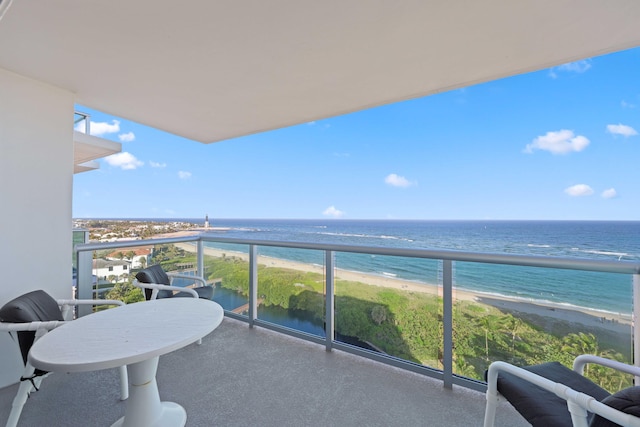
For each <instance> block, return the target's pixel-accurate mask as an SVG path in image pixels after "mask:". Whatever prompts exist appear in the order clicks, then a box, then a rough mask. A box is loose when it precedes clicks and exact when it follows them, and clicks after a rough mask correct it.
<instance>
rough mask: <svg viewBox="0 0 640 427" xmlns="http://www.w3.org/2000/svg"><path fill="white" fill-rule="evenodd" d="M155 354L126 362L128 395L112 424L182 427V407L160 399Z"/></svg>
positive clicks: (184, 417)
mask: <svg viewBox="0 0 640 427" xmlns="http://www.w3.org/2000/svg"><path fill="white" fill-rule="evenodd" d="M157 368H158V357H154V358H152V359H149V360H145V361H143V362H138V363H133V364H131V365H127V371H128V373H129V399H128V400H127V407H126V409H125V415H124V417H122V418H120V419H119V420H118V421H116V422H115V423H114V424H113V427H120V426H122V427H142V426H153V427H165V426H166V427H169V426H172V427H175V426H179V427H182V426H184V425H185V423H186V422H187V413H186V412H185V410H184V408H183V407H182V406H180V405H178V404H177V403H173V402H160V395H159V393H158V384H157V383H156V370H157Z"/></svg>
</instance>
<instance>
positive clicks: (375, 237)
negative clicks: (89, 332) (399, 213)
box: [315, 231, 413, 242]
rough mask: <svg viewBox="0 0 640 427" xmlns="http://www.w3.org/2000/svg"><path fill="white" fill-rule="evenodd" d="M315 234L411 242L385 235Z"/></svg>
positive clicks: (410, 240) (329, 232) (403, 238)
mask: <svg viewBox="0 0 640 427" xmlns="http://www.w3.org/2000/svg"><path fill="white" fill-rule="evenodd" d="M315 234H322V235H325V236H336V237H358V238H361V239H384V240H399V241H403V242H412V241H413V240H412V239H407V238H405V237H398V236H389V235H386V234H380V235H377V234H360V233H337V232H331V231H325V232H316V233H315Z"/></svg>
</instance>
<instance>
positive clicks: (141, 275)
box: [136, 264, 173, 301]
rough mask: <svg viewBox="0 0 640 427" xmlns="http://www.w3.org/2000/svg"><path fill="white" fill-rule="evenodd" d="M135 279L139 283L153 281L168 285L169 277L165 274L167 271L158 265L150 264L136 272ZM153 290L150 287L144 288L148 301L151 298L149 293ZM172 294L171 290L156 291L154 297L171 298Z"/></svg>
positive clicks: (169, 282)
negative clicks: (156, 293)
mask: <svg viewBox="0 0 640 427" xmlns="http://www.w3.org/2000/svg"><path fill="white" fill-rule="evenodd" d="M136 279H138V282H140V283H155V284H158V285H170V284H171V279H169V276H167V273H165V271H164V270H163V269H162V267H160V265H158V264H156V265H152V266H150V267H147V268H144V269H142V270H140V271H138V273H137V274H136ZM152 292H153V291H152V290H151V289H146V288H145V289H144V297H145V299H146V300H147V301H148V300H150V299H151V293H152ZM171 296H173V292H171V291H164V290H163V291H158V295H157V296H156V298H171Z"/></svg>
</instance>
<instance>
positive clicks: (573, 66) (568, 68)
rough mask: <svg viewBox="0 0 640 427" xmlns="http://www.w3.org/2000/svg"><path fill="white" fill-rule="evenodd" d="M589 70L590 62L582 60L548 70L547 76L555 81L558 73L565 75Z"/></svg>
mask: <svg viewBox="0 0 640 427" xmlns="http://www.w3.org/2000/svg"><path fill="white" fill-rule="evenodd" d="M589 68H591V60H590V59H583V60H582V61H575V62H567V63H566V64H562V65H558V66H557V67H553V68H551V69H549V75H550V76H551V77H552V78H554V79H555V78H557V77H558V74H557V72H558V71H560V72H565V73H584V72H585V71H587V70H588V69H589Z"/></svg>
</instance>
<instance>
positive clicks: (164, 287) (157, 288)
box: [133, 279, 198, 300]
mask: <svg viewBox="0 0 640 427" xmlns="http://www.w3.org/2000/svg"><path fill="white" fill-rule="evenodd" d="M133 286H136V287H138V288H148V289H152V290H153V292H152V293H151V299H152V300H154V299H156V296H157V295H158V291H177V292H187V293H189V294H191V295H192V296H193V297H194V298H198V293H197V292H196V291H194V290H193V289H191V288H182V287H180V286H170V285H160V284H158V283H142V282H139V281H138V280H137V279H136V280H134V281H133Z"/></svg>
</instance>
